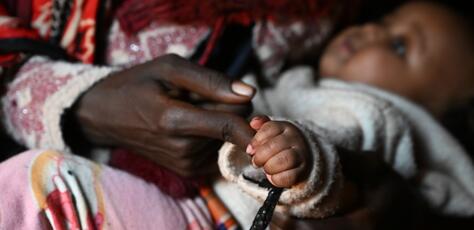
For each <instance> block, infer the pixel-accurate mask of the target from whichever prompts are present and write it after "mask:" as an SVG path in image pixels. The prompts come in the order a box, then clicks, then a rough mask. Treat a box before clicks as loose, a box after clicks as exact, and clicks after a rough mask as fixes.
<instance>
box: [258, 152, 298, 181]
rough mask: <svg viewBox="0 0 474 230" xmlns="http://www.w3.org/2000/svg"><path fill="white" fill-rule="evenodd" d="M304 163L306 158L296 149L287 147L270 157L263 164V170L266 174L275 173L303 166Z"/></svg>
mask: <svg viewBox="0 0 474 230" xmlns="http://www.w3.org/2000/svg"><path fill="white" fill-rule="evenodd" d="M303 164H304V159H302V157H301V156H300V155H299V154H298V153H297V152H296V151H295V150H294V149H286V150H283V151H281V152H279V153H278V154H276V155H274V156H273V157H272V158H270V159H269V160H268V161H267V162H266V163H265V165H264V166H263V170H264V171H265V173H266V174H269V175H274V174H277V173H281V172H283V171H287V170H290V169H295V168H298V167H302V166H303Z"/></svg>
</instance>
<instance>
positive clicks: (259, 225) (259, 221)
mask: <svg viewBox="0 0 474 230" xmlns="http://www.w3.org/2000/svg"><path fill="white" fill-rule="evenodd" d="M264 183H265V184H266V186H264V187H268V188H269V189H270V190H269V192H268V196H267V198H266V199H265V201H264V202H263V205H262V207H260V209H259V210H258V212H257V215H256V216H255V219H254V220H253V223H252V227H250V229H251V230H264V229H265V228H266V227H267V226H268V224H269V223H270V221H271V220H272V216H273V211H274V210H275V206H276V205H277V203H278V200H279V199H280V195H281V193H282V192H283V188H277V187H275V186H273V185H271V184H270V182H268V181H267V180H266V181H265V182H264Z"/></svg>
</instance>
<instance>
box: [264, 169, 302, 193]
mask: <svg viewBox="0 0 474 230" xmlns="http://www.w3.org/2000/svg"><path fill="white" fill-rule="evenodd" d="M302 171H303V168H302V167H299V168H296V169H290V170H286V171H283V172H281V173H277V174H274V175H267V178H268V180H269V181H270V183H272V184H273V185H274V186H276V187H280V188H289V187H291V186H293V185H295V184H297V183H298V182H299V179H300V176H299V175H300V174H302Z"/></svg>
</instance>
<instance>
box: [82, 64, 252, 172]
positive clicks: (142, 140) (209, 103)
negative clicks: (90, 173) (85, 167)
mask: <svg viewBox="0 0 474 230" xmlns="http://www.w3.org/2000/svg"><path fill="white" fill-rule="evenodd" d="M177 67H179V68H177ZM239 92H240V94H239ZM245 94H247V95H245ZM253 94H254V89H253V88H251V87H250V86H248V85H246V84H244V83H242V82H240V81H234V82H232V81H230V80H228V78H227V77H225V76H222V75H221V74H219V73H217V72H215V71H212V70H209V69H206V68H203V67H200V66H198V65H195V64H193V63H191V62H189V61H187V60H185V59H183V58H180V57H178V56H176V55H166V56H162V57H159V58H157V59H155V60H153V61H150V62H148V63H144V64H141V65H138V66H135V67H133V68H130V69H127V70H124V71H121V72H117V73H115V74H113V75H112V76H110V77H108V78H107V79H105V80H104V81H101V82H99V83H98V84H97V85H95V86H94V87H93V88H92V89H90V90H89V91H88V92H87V93H86V94H85V95H84V96H83V97H82V99H81V100H80V102H79V104H78V109H77V111H76V116H77V119H78V121H79V123H80V125H81V127H82V129H83V131H84V133H85V134H86V137H87V139H88V140H89V141H91V142H92V143H94V144H97V145H107V146H115V147H117V146H118V147H125V148H127V149H130V150H132V151H133V152H134V153H137V154H140V155H143V156H145V157H147V158H149V159H151V160H152V161H154V162H155V163H157V164H159V165H162V166H164V167H166V168H168V169H170V170H172V171H174V172H176V173H178V174H180V175H182V176H185V177H188V176H196V175H206V174H209V173H212V172H216V169H217V164H216V160H214V159H215V158H216V154H215V153H216V150H217V148H218V147H219V142H218V140H222V141H230V142H233V143H236V144H238V145H241V146H246V145H247V144H248V143H249V141H250V139H251V138H252V136H253V133H254V131H253V130H252V129H251V128H250V127H249V125H248V124H247V122H246V120H245V119H244V118H243V116H244V115H246V114H247V113H248V111H249V109H250V105H249V102H250V100H251V98H252V96H253Z"/></svg>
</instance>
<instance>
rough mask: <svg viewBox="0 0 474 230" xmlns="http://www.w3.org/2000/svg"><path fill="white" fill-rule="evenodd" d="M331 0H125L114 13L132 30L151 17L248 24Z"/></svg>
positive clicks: (299, 13) (307, 13) (313, 13)
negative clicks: (223, 20) (222, 20)
mask: <svg viewBox="0 0 474 230" xmlns="http://www.w3.org/2000/svg"><path fill="white" fill-rule="evenodd" d="M334 2H335V1H334V0H239V1H227V0H225V1H223V0H173V1H169V0H125V1H124V3H123V4H122V6H121V7H120V9H119V10H118V11H117V16H118V19H119V21H120V24H121V26H122V27H123V29H124V30H125V31H126V32H128V33H130V34H132V33H134V32H137V31H139V30H141V29H142V28H144V27H146V26H147V25H149V24H150V22H152V21H164V22H175V23H182V24H204V25H214V24H215V23H216V21H218V20H219V19H222V18H225V20H226V22H233V23H239V24H244V25H248V24H250V23H252V22H255V21H257V20H263V19H268V20H273V21H286V22H287V21H291V20H292V19H305V18H315V17H319V16H321V15H322V14H325V13H327V11H328V9H329V8H330V7H331V6H332V4H333V3H334Z"/></svg>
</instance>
